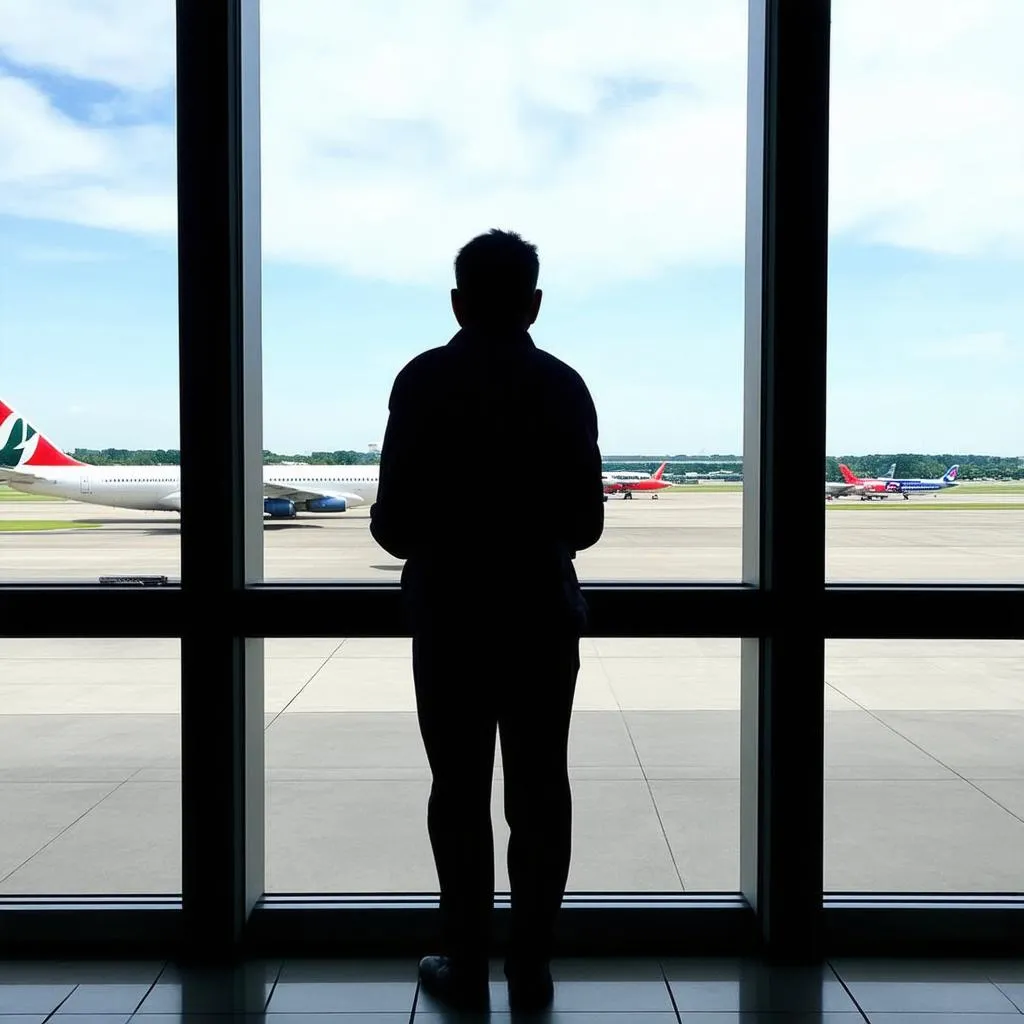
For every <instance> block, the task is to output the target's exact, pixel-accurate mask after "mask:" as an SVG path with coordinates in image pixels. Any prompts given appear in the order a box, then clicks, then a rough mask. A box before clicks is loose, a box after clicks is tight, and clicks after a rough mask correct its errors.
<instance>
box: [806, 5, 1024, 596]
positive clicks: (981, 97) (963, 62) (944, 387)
mask: <svg viewBox="0 0 1024 1024" xmlns="http://www.w3.org/2000/svg"><path fill="white" fill-rule="evenodd" d="M1022 31H1024V7H1022V6H1021V5H1020V4H1019V3H1016V2H1015V0H1002V2H999V0H993V2H991V3H984V4H962V3H956V2H942V3H933V2H931V0H835V2H834V3H833V5H832V58H831V67H832V83H831V96H830V102H831V139H830V146H831V152H830V157H829V161H830V190H831V192H830V203H829V207H830V210H829V214H830V234H831V245H830V251H829V296H828V305H829V357H830V358H829V367H828V374H829V376H828V403H829V417H828V437H827V446H828V447H827V450H828V452H829V453H830V457H829V459H828V460H827V465H826V479H827V481H828V482H827V483H826V499H827V500H828V498H829V497H830V496H835V498H837V499H838V500H828V508H827V513H828V514H827V515H826V517H825V519H826V524H827V526H826V537H827V552H826V554H827V559H826V574H827V576H828V577H829V578H831V579H836V580H891V581H918V580H928V581H935V580H948V581H955V580H1021V579H1024V539H1022V538H1024V458H1021V455H1022V453H1024V403H1022V402H1021V396H1020V381H1021V377H1022V372H1024V292H1022V290H1021V288H1020V280H1021V275H1022V274H1024V217H1022V216H1021V210H1022V209H1024V205H1022V203H1021V184H1020V183H1021V181H1022V179H1024V135H1022V133H1021V131H1020V125H1021V123H1022V120H1024V75H1022V73H1021V62H1020V54H1019V52H1018V48H1017V46H1016V45H1015V40H1017V39H1018V38H1019V36H1020V33H1021V32H1022ZM844 467H845V468H844ZM844 491H845V493H842V492H844Z"/></svg>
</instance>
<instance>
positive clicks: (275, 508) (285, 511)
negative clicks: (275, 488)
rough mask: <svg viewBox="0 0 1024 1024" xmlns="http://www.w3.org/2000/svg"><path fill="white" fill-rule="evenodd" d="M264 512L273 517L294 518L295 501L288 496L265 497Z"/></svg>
mask: <svg viewBox="0 0 1024 1024" xmlns="http://www.w3.org/2000/svg"><path fill="white" fill-rule="evenodd" d="M263 512H264V514H265V515H268V516H270V518H271V519H294V518H295V502H294V501H289V500H288V498H264V499H263Z"/></svg>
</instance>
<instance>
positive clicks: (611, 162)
mask: <svg viewBox="0 0 1024 1024" xmlns="http://www.w3.org/2000/svg"><path fill="white" fill-rule="evenodd" d="M172 8H173V5H172V3H171V2H170V0H91V2H90V3H89V4H82V3H81V2H80V0H34V2H32V3H26V2H24V0H0V53H3V54H5V55H7V56H8V57H9V58H10V59H12V60H14V61H16V62H18V63H20V64H22V65H25V66H29V67H35V68H40V69H46V70H49V71H57V72H63V73H66V74H69V75H73V76H79V77H82V78H86V79H92V80H99V81H103V82H106V83H109V84H111V85H114V86H116V87H118V88H119V89H121V90H123V91H124V92H123V98H122V100H121V103H122V104H123V105H125V106H127V107H129V108H132V109H143V110H144V109H145V105H144V104H142V105H141V106H139V107H136V108H133V107H132V104H133V102H134V101H133V97H134V98H135V99H137V97H138V95H139V94H146V93H148V92H149V91H152V90H159V89H161V88H165V87H166V86H167V85H168V84H170V83H171V82H172V78H173V70H174V54H173V40H174V24H173V13H172ZM833 8H834V31H833V45H832V68H833V80H832V88H831V103H832V111H833V132H832V154H831V174H832V183H833V184H832V195H831V218H832V228H833V231H834V233H836V234H837V235H839V236H841V237H855V238H861V239H865V240H870V241H877V242H883V243H887V244H892V245H899V246H905V247H910V248H916V249H923V250H927V251H932V252H940V253H955V254H962V255H978V254H985V253H1001V254H1014V255H1022V254H1024V132H1022V131H1021V130H1020V126H1021V125H1022V124H1024V62H1022V61H1020V60H1019V54H1018V48H1019V40H1020V38H1022V37H1024V3H1021V0H972V2H971V3H970V4H965V3H963V2H962V0H835V3H834V4H833ZM262 19H263V25H262V30H263V110H262V120H263V189H264V196H263V201H264V248H265V251H266V253H267V255H268V256H270V257H272V258H277V259H283V260H293V261H299V262H306V263H312V264H319V265H327V266H331V267H335V268H338V269H340V270H343V271H345V272H349V273H354V274H359V275H363V276H367V277H377V278H384V279H391V280H399V281H416V282H426V281H431V280H435V279H437V278H438V277H440V278H442V279H444V278H447V275H448V268H449V266H450V261H451V257H452V255H453V253H454V250H455V248H456V247H457V246H458V245H459V244H460V243H461V242H463V241H464V240H465V239H466V238H467V237H469V236H470V235H471V234H473V233H475V232H477V231H480V230H483V229H485V228H487V227H491V226H508V227H515V228H517V229H518V230H521V231H522V232H523V233H524V234H525V235H526V236H527V237H529V238H531V239H532V240H534V241H536V242H537V243H538V244H539V245H540V246H541V252H542V257H543V258H544V261H545V279H546V282H547V283H552V282H553V279H554V280H557V281H559V282H560V283H563V284H564V283H569V284H574V285H578V286H581V287H583V286H591V287H593V286H599V285H601V284H602V283H604V282H606V281H609V280H618V279H621V278H622V277H623V276H631V275H634V276H647V275H649V274H652V273H658V272H661V271H664V270H667V269H669V268H671V267H673V266H677V265H685V264H693V263H701V264H707V263H718V262H731V263H735V262H739V261H740V260H741V259H742V253H743V216H744V214H743V210H744V197H743V189H744V172H745V167H744V164H745V155H744V133H745V75H746V56H745V51H746V0H715V2H714V3H708V2H707V0H636V2H634V3H631V4H593V3H591V2H584V0H549V2H547V3H546V4H545V5H544V7H543V10H542V11H541V9H540V8H539V6H535V5H531V4H521V3H514V2H511V0H509V2H506V3H498V2H486V3H484V2H479V0H477V2H473V0H433V2H431V3H430V4H424V3H421V2H419V0H392V2H391V3H388V4H368V3H366V2H365V0H263V4H262ZM631 84H635V85H637V86H638V87H639V86H644V87H646V86H651V85H657V87H658V88H643V89H641V88H637V96H638V97H642V98H636V99H635V100H633V101H628V100H626V101H621V102H611V101H610V100H611V96H612V93H614V92H617V93H618V94H619V96H620V99H621V97H622V96H628V94H629V89H630V86H631ZM109 109H112V110H115V111H116V110H117V109H118V104H117V103H114V104H113V105H112V106H111V107H109ZM173 158H174V150H173V133H172V131H171V129H170V128H169V127H168V126H166V125H149V126H146V125H143V126H135V127H125V126H124V125H123V124H119V123H118V121H117V119H116V117H115V119H114V120H113V121H112V122H107V123H102V122H98V123H91V124H89V123H84V122H81V121H76V120H74V119H72V118H70V117H68V116H66V115H65V114H63V113H61V112H60V111H59V110H58V109H56V108H55V107H54V105H53V104H52V103H51V102H50V101H49V100H48V99H47V98H46V97H45V96H44V95H43V94H42V93H41V92H40V91H39V89H38V88H37V87H36V86H35V85H33V84H31V83H30V82H29V81H25V80H16V79H14V78H12V77H10V76H8V77H6V78H0V209H2V210H3V211H4V212H7V213H18V214H21V215H28V216H48V217H53V218H56V219H63V220H69V221H74V222H76V223H84V224H95V225H100V226H104V227H111V228H115V229H119V230H124V231H136V232H156V233H170V232H173V230H174V223H175V213H174V194H173V188H174V169H173Z"/></svg>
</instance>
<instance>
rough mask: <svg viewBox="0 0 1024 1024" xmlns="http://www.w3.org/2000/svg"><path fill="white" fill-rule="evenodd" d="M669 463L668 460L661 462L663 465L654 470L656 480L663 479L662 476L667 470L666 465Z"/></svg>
mask: <svg viewBox="0 0 1024 1024" xmlns="http://www.w3.org/2000/svg"><path fill="white" fill-rule="evenodd" d="M667 465H668V463H667V462H663V463H662V464H661V465H660V466H659V467H658V468H657V469H656V470H655V471H654V479H655V480H660V479H661V477H662V474H663V473H664V472H665V467H666V466H667Z"/></svg>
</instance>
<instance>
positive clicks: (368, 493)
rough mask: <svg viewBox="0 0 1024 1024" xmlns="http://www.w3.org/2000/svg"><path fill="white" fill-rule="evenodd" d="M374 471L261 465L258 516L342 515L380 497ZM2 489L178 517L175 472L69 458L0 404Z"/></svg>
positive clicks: (372, 468) (177, 474) (178, 481)
mask: <svg viewBox="0 0 1024 1024" xmlns="http://www.w3.org/2000/svg"><path fill="white" fill-rule="evenodd" d="M378 475H379V470H378V467H377V466H309V465H296V466H264V467H263V513H264V515H266V516H269V517H270V518H271V519H294V518H295V516H296V514H297V513H298V512H345V511H347V510H348V509H350V508H355V507H356V506H358V505H367V504H372V503H373V502H374V501H375V500H376V498H377V481H378ZM0 483H4V484H7V485H8V486H9V487H12V488H13V489H14V490H16V491H24V492H25V493H26V494H40V495H46V496H49V497H55V498H70V499H71V500H73V501H84V502H87V503H89V504H91V505H107V506H109V507H111V508H132V509H139V510H140V511H155V512H180V511H181V476H180V470H179V467H178V466H92V465H89V464H87V463H84V462H79V461H78V460H77V459H73V458H72V457H71V456H70V455H67V454H65V453H64V452H62V451H61V450H60V449H59V448H58V447H57V446H56V445H54V444H53V443H51V442H50V441H49V440H48V439H47V438H46V437H45V436H43V435H42V434H40V433H39V432H38V431H37V430H36V429H35V428H34V427H33V426H32V425H31V424H30V423H29V422H28V421H27V420H26V419H24V418H23V417H22V416H19V415H18V413H16V412H14V411H13V410H12V409H11V408H9V407H8V406H7V405H5V404H4V403H3V402H2V401H0Z"/></svg>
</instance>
